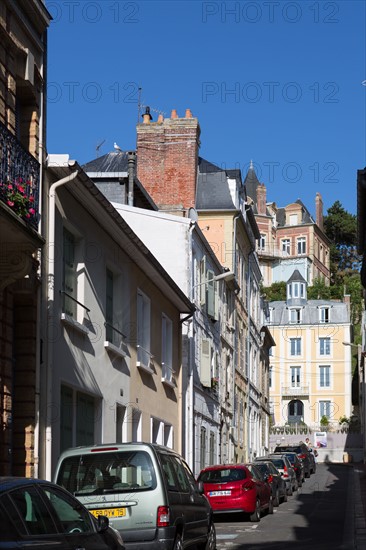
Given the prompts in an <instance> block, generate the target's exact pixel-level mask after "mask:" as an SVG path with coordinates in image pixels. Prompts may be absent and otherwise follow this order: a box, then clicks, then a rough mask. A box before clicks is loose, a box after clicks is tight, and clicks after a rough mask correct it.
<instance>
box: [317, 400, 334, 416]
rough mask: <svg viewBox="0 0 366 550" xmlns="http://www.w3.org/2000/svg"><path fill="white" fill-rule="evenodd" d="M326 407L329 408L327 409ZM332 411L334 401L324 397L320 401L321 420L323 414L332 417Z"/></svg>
mask: <svg viewBox="0 0 366 550" xmlns="http://www.w3.org/2000/svg"><path fill="white" fill-rule="evenodd" d="M325 409H328V411H326V410H325ZM331 413H332V402H331V401H330V400H329V399H322V400H320V401H319V421H320V420H321V418H322V417H323V416H326V417H327V418H328V419H330V417H331Z"/></svg>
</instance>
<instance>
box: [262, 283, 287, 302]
mask: <svg viewBox="0 0 366 550" xmlns="http://www.w3.org/2000/svg"><path fill="white" fill-rule="evenodd" d="M262 294H263V295H265V297H266V300H267V301H268V302H276V301H284V300H286V282H285V281H279V282H277V283H272V284H271V286H264V287H262Z"/></svg>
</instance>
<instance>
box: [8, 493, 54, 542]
mask: <svg viewBox="0 0 366 550" xmlns="http://www.w3.org/2000/svg"><path fill="white" fill-rule="evenodd" d="M10 496H11V500H12V501H13V503H14V504H15V506H16V508H17V510H18V512H19V514H20V515H21V517H22V520H23V521H24V524H25V526H26V528H27V531H28V533H29V534H30V535H46V534H56V533H57V530H56V527H55V524H54V522H53V520H52V518H51V516H50V513H49V511H48V510H47V508H46V506H45V504H44V502H43V500H42V498H41V495H40V494H38V491H37V490H36V488H35V487H21V488H19V489H16V490H15V491H11V493H10ZM9 512H10V513H11V514H12V516H13V517H12V519H15V520H16V518H15V516H14V515H13V510H12V508H10V507H9ZM25 545H26V546H27V544H26V543H25Z"/></svg>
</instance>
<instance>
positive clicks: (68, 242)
mask: <svg viewBox="0 0 366 550" xmlns="http://www.w3.org/2000/svg"><path fill="white" fill-rule="evenodd" d="M63 298H64V301H63V313H66V315H69V316H70V317H73V318H74V319H75V320H76V305H77V271H76V262H75V237H74V235H72V233H70V231H68V230H67V229H65V228H64V231H63Z"/></svg>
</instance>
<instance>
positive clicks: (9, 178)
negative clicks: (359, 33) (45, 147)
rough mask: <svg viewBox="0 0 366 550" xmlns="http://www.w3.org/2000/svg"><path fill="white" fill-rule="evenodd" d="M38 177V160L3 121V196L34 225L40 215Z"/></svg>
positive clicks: (0, 133) (0, 144)
mask: <svg viewBox="0 0 366 550" xmlns="http://www.w3.org/2000/svg"><path fill="white" fill-rule="evenodd" d="M39 177H40V164H39V162H38V161H37V160H36V159H35V158H34V157H33V156H32V155H31V154H30V153H28V151H26V150H25V149H24V148H23V147H22V146H21V145H20V143H19V141H18V140H17V139H16V138H15V137H14V136H13V134H11V133H10V132H9V130H8V129H7V128H6V127H5V126H4V125H3V124H2V123H1V122H0V200H1V201H2V202H3V203H4V204H6V206H7V207H8V208H10V209H11V210H12V211H13V212H14V214H16V215H17V216H18V217H19V218H21V219H22V220H24V221H25V222H26V223H27V224H29V225H30V226H31V227H33V228H34V229H37V226H38V218H39Z"/></svg>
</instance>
